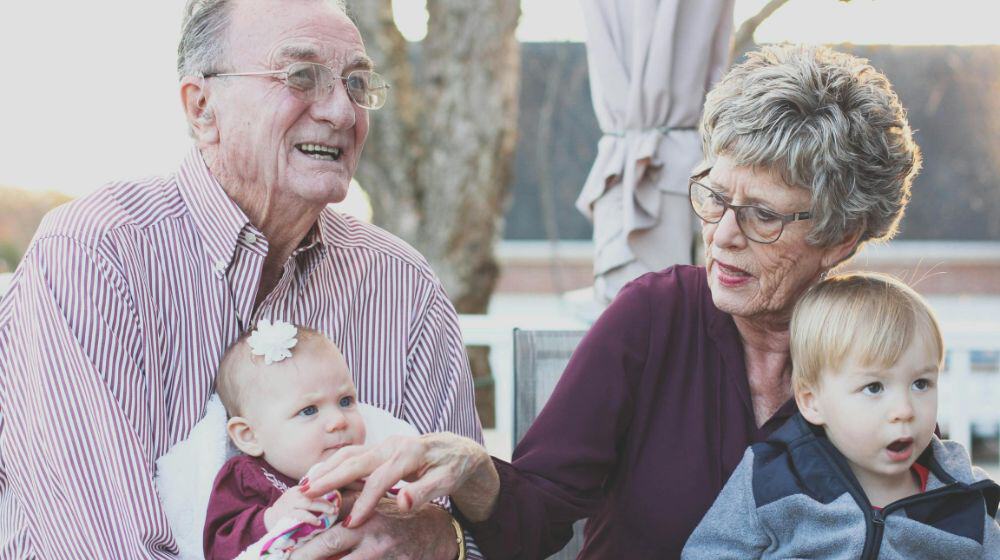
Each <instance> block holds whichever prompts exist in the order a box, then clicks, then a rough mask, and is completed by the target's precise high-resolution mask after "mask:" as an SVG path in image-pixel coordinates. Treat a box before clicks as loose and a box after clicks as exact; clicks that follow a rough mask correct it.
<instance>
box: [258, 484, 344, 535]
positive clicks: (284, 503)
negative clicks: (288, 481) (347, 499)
mask: <svg viewBox="0 0 1000 560" xmlns="http://www.w3.org/2000/svg"><path fill="white" fill-rule="evenodd" d="M337 507H338V506H337V505H336V504H333V503H331V502H328V501H326V500H324V499H323V498H317V499H315V500H314V499H311V498H307V497H306V496H305V494H303V493H302V490H301V488H300V487H299V486H292V487H291V488H289V489H288V490H286V491H285V493H284V494H282V495H281V497H280V498H278V500H277V501H276V502H274V505H272V506H271V507H269V508H267V509H266V510H264V527H265V528H266V529H267V530H268V531H270V530H271V529H274V526H275V524H276V523H277V522H278V520H280V519H283V518H285V517H289V518H292V519H294V520H296V521H298V522H301V523H309V524H310V525H316V526H320V525H322V524H323V523H322V521H320V519H319V515H322V514H324V513H328V514H333V513H334V510H336V509H337ZM317 514H319V515H317Z"/></svg>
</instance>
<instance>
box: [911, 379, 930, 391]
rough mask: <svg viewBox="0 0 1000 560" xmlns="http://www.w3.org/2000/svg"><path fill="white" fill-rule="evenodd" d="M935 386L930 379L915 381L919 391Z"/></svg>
mask: <svg viewBox="0 0 1000 560" xmlns="http://www.w3.org/2000/svg"><path fill="white" fill-rule="evenodd" d="M932 386H933V384H932V383H931V380H930V379H918V380H916V381H914V382H913V388H914V389H916V390H918V391H926V390H928V389H930V388H931V387H932Z"/></svg>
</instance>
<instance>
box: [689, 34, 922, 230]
mask: <svg viewBox="0 0 1000 560" xmlns="http://www.w3.org/2000/svg"><path fill="white" fill-rule="evenodd" d="M701 135H702V142H703V147H704V150H705V154H706V163H707V164H708V165H711V164H712V163H713V162H714V161H715V159H716V158H718V157H719V156H720V155H726V156H728V157H731V158H733V160H734V161H735V162H736V163H737V164H738V165H747V166H753V167H757V168H762V169H766V170H768V171H770V172H772V173H776V174H777V175H778V176H779V177H780V178H781V179H782V180H783V181H784V182H785V183H787V184H789V185H795V186H800V187H804V188H807V189H809V190H810V191H811V192H812V209H811V210H812V212H813V228H812V231H811V232H810V234H809V237H808V240H809V242H810V243H814V244H819V245H830V244H833V243H837V242H839V241H841V240H843V239H845V237H846V236H848V235H851V234H853V233H856V232H860V237H859V244H858V246H860V244H861V243H863V242H865V241H868V240H871V239H888V238H890V237H892V235H894V234H895V233H896V230H897V227H898V224H899V220H900V218H902V216H903V210H904V208H905V207H906V204H907V202H908V201H909V199H910V185H911V183H912V182H913V178H914V177H915V176H916V174H917V172H918V171H919V169H920V159H921V158H920V148H919V147H918V146H917V145H916V143H914V141H913V134H912V132H911V130H910V125H909V123H907V120H906V113H905V111H904V109H903V107H902V105H900V103H899V98H898V97H897V96H896V93H895V92H894V91H893V90H892V86H891V85H890V83H889V80H888V79H887V78H886V77H885V76H884V75H883V74H882V73H880V72H879V71H877V70H875V68H873V67H872V66H871V65H870V64H868V61H867V60H864V59H861V58H857V57H855V56H852V55H849V54H844V53H838V52H835V51H833V50H830V49H829V48H826V47H820V46H802V45H776V46H769V47H764V48H763V49H761V50H760V51H759V52H754V53H750V54H749V55H748V56H747V59H746V61H745V62H743V63H741V64H739V65H737V66H734V67H733V68H732V69H731V70H730V71H729V73H727V74H726V76H725V77H724V78H723V79H722V81H721V82H719V84H718V85H717V86H715V88H714V89H713V90H712V91H711V92H710V93H709V94H708V98H707V99H706V102H705V112H704V116H703V118H702V123H701Z"/></svg>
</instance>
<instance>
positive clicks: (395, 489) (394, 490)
mask: <svg viewBox="0 0 1000 560" xmlns="http://www.w3.org/2000/svg"><path fill="white" fill-rule="evenodd" d="M389 493H390V494H392V495H393V496H395V495H396V494H399V488H396V487H395V486H393V487H392V488H390V489H389Z"/></svg>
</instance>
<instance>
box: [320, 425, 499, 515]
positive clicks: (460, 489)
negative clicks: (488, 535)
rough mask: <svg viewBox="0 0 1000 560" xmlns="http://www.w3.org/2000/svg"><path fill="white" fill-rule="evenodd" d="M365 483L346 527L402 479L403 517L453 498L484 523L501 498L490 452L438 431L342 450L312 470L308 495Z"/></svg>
mask: <svg viewBox="0 0 1000 560" xmlns="http://www.w3.org/2000/svg"><path fill="white" fill-rule="evenodd" d="M362 479H365V482H364V489H363V490H362V491H361V495H360V496H358V498H357V500H356V501H355V502H354V506H353V508H352V509H351V512H350V515H349V516H348V517H347V518H346V519H345V520H344V526H345V527H349V528H351V527H357V526H359V525H361V524H362V523H364V522H365V521H366V520H367V519H368V518H369V517H371V515H372V513H373V512H374V511H375V506H376V504H378V500H379V498H381V497H382V496H384V495H385V493H386V492H388V491H389V490H390V489H391V488H392V487H393V486H394V485H395V484H396V483H397V482H399V481H401V480H406V481H408V482H410V484H409V485H407V486H405V487H403V488H402V489H400V490H399V492H398V493H397V494H396V505H397V507H398V508H399V511H401V512H410V511H413V510H414V509H417V508H419V507H420V506H422V505H424V504H426V503H428V502H430V501H431V500H433V499H435V498H440V497H442V496H451V500H452V503H453V504H455V505H456V506H457V507H458V508H459V509H460V510H462V514H463V515H465V516H466V517H467V518H468V519H470V520H471V521H482V520H484V519H486V518H487V517H489V515H490V513H492V511H493V509H494V508H495V507H496V502H497V497H498V496H499V493H500V478H499V475H498V474H497V471H496V469H495V468H494V467H493V461H492V460H491V459H490V456H489V454H488V453H487V452H486V449H484V448H483V447H482V446H481V445H479V444H478V443H476V442H474V441H472V440H471V439H468V438H464V437H462V436H458V435H455V434H452V433H448V432H439V433H433V434H425V435H422V436H418V437H413V436H394V437H390V438H387V439H386V440H385V441H383V442H382V443H381V444H379V445H377V446H374V447H360V446H352V447H345V448H343V449H340V450H338V451H337V452H336V453H334V454H333V455H332V456H331V457H330V458H328V459H327V460H326V461H324V462H323V463H320V464H319V465H318V466H316V467H313V469H312V470H311V471H310V473H309V478H308V490H307V491H306V492H305V494H306V496H308V497H317V496H322V495H323V494H325V493H326V492H329V491H330V490H334V489H338V488H343V487H345V486H347V485H349V484H350V483H352V482H355V481H357V480H362Z"/></svg>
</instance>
